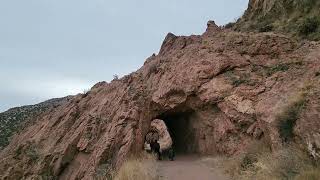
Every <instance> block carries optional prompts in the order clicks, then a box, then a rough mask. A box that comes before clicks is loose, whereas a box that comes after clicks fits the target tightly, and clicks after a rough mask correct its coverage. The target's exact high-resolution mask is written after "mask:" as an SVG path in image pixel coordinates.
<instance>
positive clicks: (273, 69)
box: [267, 64, 289, 76]
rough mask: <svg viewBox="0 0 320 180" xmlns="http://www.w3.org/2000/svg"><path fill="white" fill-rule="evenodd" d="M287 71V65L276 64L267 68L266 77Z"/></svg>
mask: <svg viewBox="0 0 320 180" xmlns="http://www.w3.org/2000/svg"><path fill="white" fill-rule="evenodd" d="M287 70H289V65H288V64H277V65H275V66H273V67H268V68H267V75H268V76H271V75H272V74H274V73H276V72H279V71H282V72H284V71H287Z"/></svg>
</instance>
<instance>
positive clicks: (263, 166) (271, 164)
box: [219, 143, 320, 180]
mask: <svg viewBox="0 0 320 180" xmlns="http://www.w3.org/2000/svg"><path fill="white" fill-rule="evenodd" d="M252 147H254V148H252ZM250 149H251V150H250ZM219 161H220V163H219V164H220V166H221V167H222V169H224V170H225V172H226V173H228V174H229V175H231V177H232V178H233V179H259V180H269V179H296V180H305V179H306V178H307V179H308V178H309V177H310V178H311V180H312V178H313V179H319V178H320V176H319V175H320V173H319V172H317V170H318V169H319V166H318V165H317V164H316V163H315V162H314V161H313V160H312V159H311V158H310V157H309V155H308V153H307V152H306V151H305V150H303V149H300V148H299V147H297V146H295V145H288V146H286V147H283V148H282V149H279V150H277V151H275V152H271V151H270V149H269V148H268V145H267V144H261V143H260V144H259V143H258V144H257V143H253V144H252V146H251V147H250V148H249V150H248V152H247V153H245V154H243V155H239V156H236V157H232V158H223V159H221V160H219Z"/></svg>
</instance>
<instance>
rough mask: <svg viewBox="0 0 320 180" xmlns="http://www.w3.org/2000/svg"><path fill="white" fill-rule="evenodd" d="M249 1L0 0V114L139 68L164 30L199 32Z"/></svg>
mask: <svg viewBox="0 0 320 180" xmlns="http://www.w3.org/2000/svg"><path fill="white" fill-rule="evenodd" d="M247 3H248V0H115V1H111V0H0V84H1V88H0V112H1V111H4V110H6V109H8V108H11V107H14V106H21V105H27V104H34V103H38V102H41V101H43V100H46V99H50V98H53V97H62V96H66V95H70V94H77V93H79V92H82V91H83V90H85V89H89V88H90V87H91V86H92V85H94V84H95V83H96V82H98V81H110V80H111V79H112V77H113V75H114V74H118V75H119V76H122V75H124V74H128V73H130V72H132V71H135V70H136V69H138V68H139V67H140V66H141V65H142V64H143V62H144V60H145V59H146V58H147V57H149V56H150V55H151V54H152V53H157V52H158V51H159V48H160V45H161V43H162V41H163V39H164V37H165V35H166V34H167V33H168V32H173V33H174V34H176V35H191V34H202V33H203V32H204V31H205V29H206V22H207V21H208V20H215V21H216V22H217V24H219V25H223V24H226V23H227V22H230V21H233V20H234V19H236V18H238V17H240V16H241V14H242V13H243V12H244V10H245V9H246V7H247Z"/></svg>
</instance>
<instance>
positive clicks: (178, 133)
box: [158, 109, 197, 154]
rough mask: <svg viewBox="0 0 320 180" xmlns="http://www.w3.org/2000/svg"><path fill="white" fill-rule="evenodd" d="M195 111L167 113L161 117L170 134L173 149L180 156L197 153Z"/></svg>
mask: <svg viewBox="0 0 320 180" xmlns="http://www.w3.org/2000/svg"><path fill="white" fill-rule="evenodd" d="M194 113H195V112H194V111H193V110H191V109H188V110H184V111H177V112H167V113H164V114H162V115H161V116H159V117H158V118H159V119H162V120H163V121H164V122H165V124H166V126H167V128H168V131H169V133H170V136H171V138H172V141H173V148H174V150H175V152H176V153H178V154H191V153H196V147H197V143H196V137H195V131H194V120H195V119H194V118H193V116H194Z"/></svg>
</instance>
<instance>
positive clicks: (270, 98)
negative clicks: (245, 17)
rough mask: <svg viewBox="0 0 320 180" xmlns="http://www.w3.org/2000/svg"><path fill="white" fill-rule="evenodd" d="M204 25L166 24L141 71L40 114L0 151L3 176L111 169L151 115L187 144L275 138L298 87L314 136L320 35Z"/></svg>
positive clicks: (229, 145)
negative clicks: (193, 30)
mask: <svg viewBox="0 0 320 180" xmlns="http://www.w3.org/2000/svg"><path fill="white" fill-rule="evenodd" d="M208 25H209V27H208V29H207V31H206V32H205V33H204V34H203V35H197V36H195V35H193V36H189V37H187V36H175V35H173V34H169V35H168V36H167V37H166V39H165V41H164V42H163V45H162V47H161V50H160V53H159V54H158V55H152V56H151V57H150V58H148V59H147V60H146V62H145V64H144V66H143V67H141V68H140V69H139V70H137V71H136V72H134V73H132V74H130V75H127V76H125V77H123V78H121V79H115V80H113V81H112V82H111V83H106V82H101V83H98V84H97V85H95V86H94V87H92V89H91V90H90V91H89V92H88V93H86V94H79V95H77V96H74V97H72V98H71V99H69V100H68V101H67V102H65V103H63V104H62V105H60V106H58V107H56V108H54V109H51V110H50V111H48V112H46V113H45V114H43V115H42V116H41V117H39V118H38V119H37V120H36V121H35V122H34V124H32V125H30V126H29V127H27V128H26V129H24V130H23V131H22V132H20V133H19V134H18V135H17V136H15V137H14V138H13V140H12V141H11V143H10V144H9V146H8V147H7V148H6V149H4V150H3V151H1V153H0V158H1V159H2V161H1V162H0V176H1V177H2V178H7V179H32V178H40V177H42V178H57V177H59V178H60V179H70V180H73V179H98V178H105V177H107V176H108V175H110V173H111V171H112V170H113V169H117V168H118V167H119V166H120V165H121V164H122V163H123V161H124V160H125V159H126V158H127V157H128V156H130V155H132V154H134V153H139V152H141V151H142V150H143V146H144V142H145V136H146V134H147V133H148V132H149V130H150V127H151V126H152V125H151V124H152V120H154V119H162V120H164V121H165V122H166V123H167V127H168V128H169V131H170V133H172V134H173V135H172V138H173V141H174V146H175V147H177V148H180V149H184V150H186V151H188V152H194V153H199V154H218V153H219V154H226V155H233V154H236V153H240V152H242V151H243V150H244V149H245V148H246V147H247V146H248V145H249V144H250V142H252V140H260V139H267V140H268V141H269V142H270V145H271V146H272V148H277V146H279V145H280V144H281V143H282V139H281V136H280V134H279V129H278V128H279V127H278V125H277V117H278V115H279V113H280V112H281V108H282V107H287V106H286V104H287V102H289V100H290V98H292V97H294V96H295V94H297V93H298V92H301V91H303V92H304V94H305V96H304V108H303V109H301V112H299V113H298V114H299V116H298V117H297V121H296V123H295V127H294V129H293V131H294V140H295V141H297V142H301V144H304V145H305V146H308V144H310V142H311V143H312V146H314V145H317V144H316V142H318V140H317V139H316V138H318V137H319V136H314V134H319V129H320V124H319V119H320V109H319V107H320V99H319V97H320V96H319V93H320V75H319V74H320V53H319V52H320V51H319V50H320V44H319V43H315V42H305V43H299V42H297V41H294V40H291V39H290V38H288V37H286V36H283V35H277V34H273V33H262V34H261V33H260V34H259V33H241V32H234V31H231V30H228V29H220V28H217V27H216V26H214V24H213V23H212V22H209V23H208ZM211 26H213V28H212V27H211ZM312 149H316V148H314V147H312Z"/></svg>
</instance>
